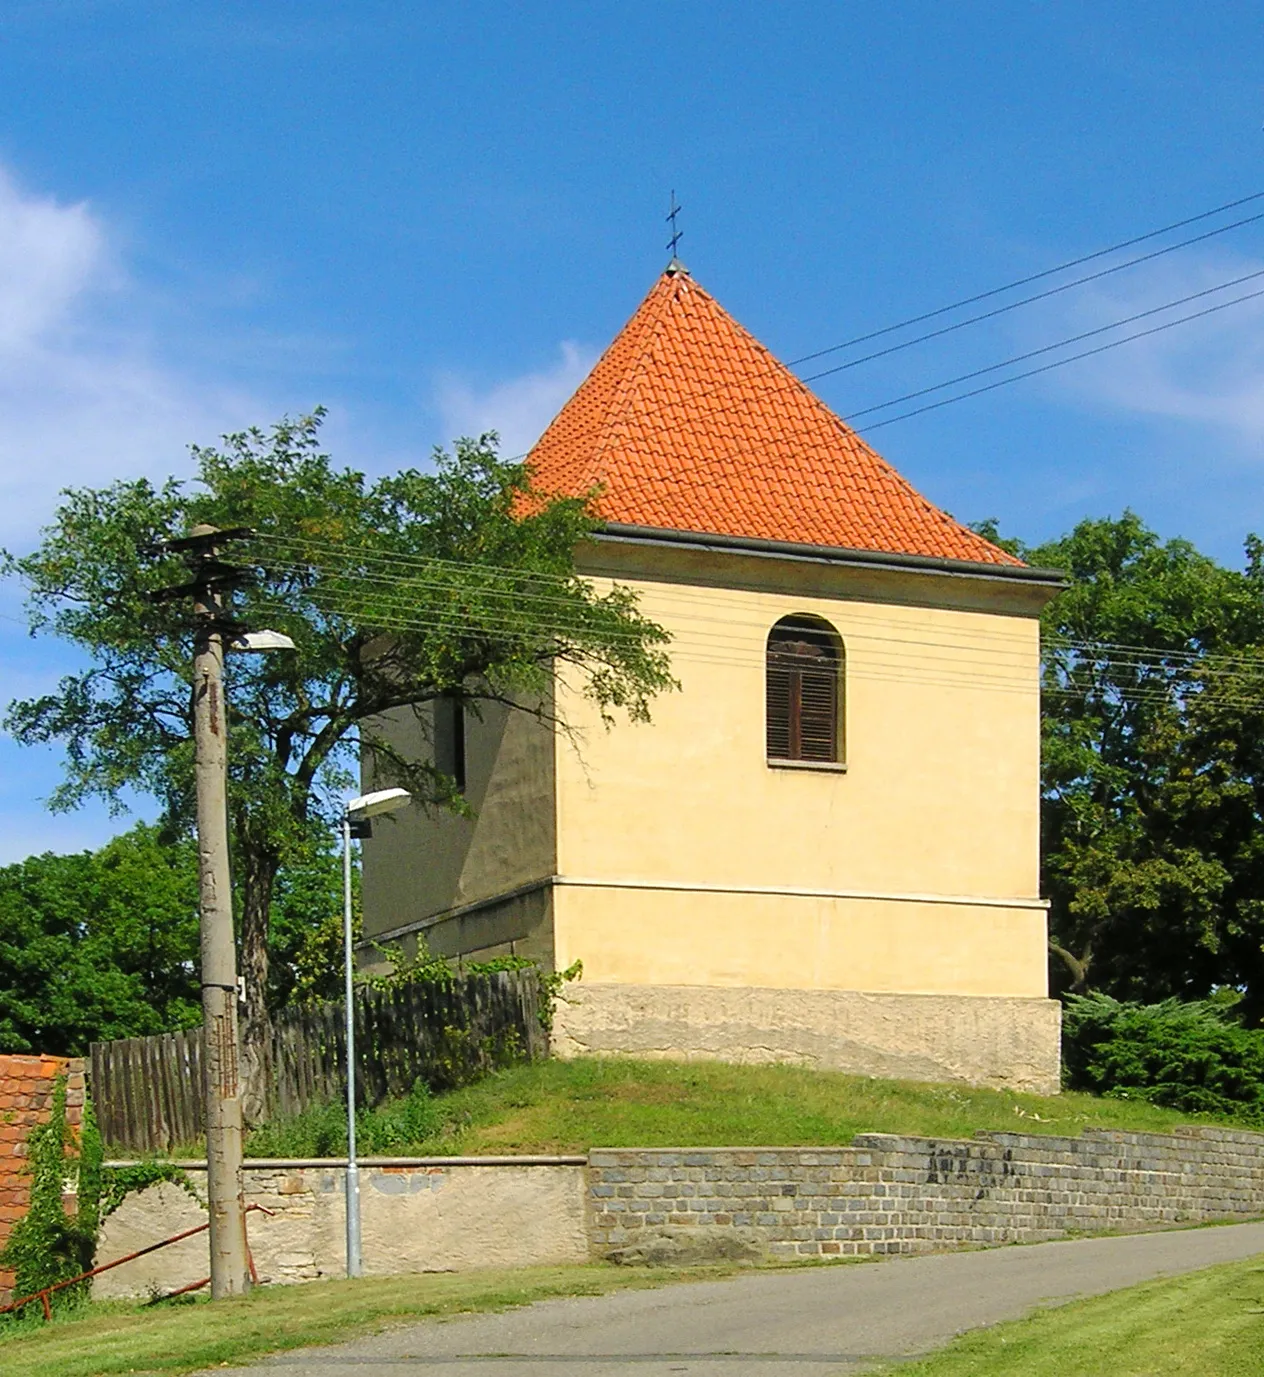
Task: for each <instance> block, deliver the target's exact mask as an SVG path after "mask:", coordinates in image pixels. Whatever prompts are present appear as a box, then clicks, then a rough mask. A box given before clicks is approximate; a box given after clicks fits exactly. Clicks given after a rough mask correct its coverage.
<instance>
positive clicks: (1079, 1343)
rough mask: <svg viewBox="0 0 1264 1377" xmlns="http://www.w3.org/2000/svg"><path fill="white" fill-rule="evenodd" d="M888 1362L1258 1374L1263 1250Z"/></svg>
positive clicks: (1021, 1376)
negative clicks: (912, 1359) (913, 1358)
mask: <svg viewBox="0 0 1264 1377" xmlns="http://www.w3.org/2000/svg"><path fill="white" fill-rule="evenodd" d="M886 1370H887V1371H888V1372H890V1373H891V1374H892V1377H1100V1374H1102V1373H1110V1374H1111V1377H1163V1374H1167V1373H1181V1374H1185V1377H1259V1374H1260V1373H1261V1372H1264V1259H1260V1258H1256V1259H1253V1260H1251V1261H1248V1262H1233V1263H1228V1264H1226V1265H1225V1266H1222V1267H1211V1268H1208V1269H1207V1270H1206V1271H1203V1272H1191V1273H1190V1274H1188V1275H1187V1276H1183V1277H1176V1278H1173V1279H1170V1280H1162V1281H1150V1282H1146V1283H1144V1284H1143V1285H1141V1286H1132V1287H1129V1288H1128V1289H1127V1290H1126V1291H1114V1292H1111V1294H1109V1295H1106V1296H1097V1297H1095V1298H1094V1299H1092V1300H1085V1301H1074V1302H1072V1303H1071V1304H1069V1305H1062V1306H1058V1307H1056V1308H1054V1309H1050V1310H1043V1311H1040V1312H1039V1313H1037V1314H1035V1315H1033V1316H1032V1317H1031V1318H1030V1319H1025V1320H1016V1321H1014V1322H1012V1323H1010V1324H1001V1325H997V1326H995V1327H994V1328H991V1329H981V1330H977V1331H975V1332H974V1333H972V1334H967V1335H965V1336H964V1337H963V1338H960V1339H958V1340H957V1341H956V1342H955V1343H953V1344H950V1345H949V1346H948V1347H947V1348H945V1349H943V1350H941V1351H940V1352H939V1353H936V1354H934V1355H933V1356H931V1357H929V1358H927V1359H924V1360H923V1361H921V1362H916V1363H911V1364H901V1365H898V1366H896V1367H892V1368H889V1369H886Z"/></svg>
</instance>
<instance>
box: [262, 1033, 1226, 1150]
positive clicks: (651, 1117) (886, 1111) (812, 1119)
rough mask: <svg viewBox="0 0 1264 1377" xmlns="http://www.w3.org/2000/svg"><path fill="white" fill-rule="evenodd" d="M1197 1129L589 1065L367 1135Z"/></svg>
mask: <svg viewBox="0 0 1264 1377" xmlns="http://www.w3.org/2000/svg"><path fill="white" fill-rule="evenodd" d="M1196 1117H1197V1116H1191V1115H1189V1114H1182V1113H1179V1112H1177V1111H1175V1110H1169V1109H1160V1108H1158V1107H1156V1106H1154V1105H1150V1104H1146V1103H1145V1102H1143V1101H1139V1100H1112V1099H1099V1098H1096V1097H1094V1096H1092V1095H1082V1094H1063V1095H1054V1096H1042V1095H1025V1094H1018V1093H1015V1092H1011V1091H1003V1090H979V1089H972V1088H970V1087H969V1086H952V1085H922V1084H918V1083H915V1082H910V1081H889V1080H877V1079H872V1078H868V1077H860V1076H845V1075H842V1074H840V1073H837V1072H830V1071H812V1070H808V1069H805V1068H803V1067H796V1066H732V1065H728V1064H725V1063H722V1062H689V1063H681V1062H671V1061H632V1060H624V1059H622V1058H605V1059H602V1058H587V1059H580V1060H576V1061H544V1062H536V1063H533V1064H531V1065H526V1066H517V1067H512V1068H510V1069H508V1070H505V1071H498V1072H496V1073H494V1074H493V1075H490V1076H488V1077H487V1078H486V1079H484V1080H481V1081H479V1082H477V1083H476V1084H474V1085H469V1086H465V1087H464V1088H463V1089H460V1090H456V1091H453V1092H452V1093H450V1094H446V1095H440V1096H436V1097H434V1098H433V1099H431V1098H430V1097H429V1096H426V1095H425V1094H424V1093H423V1094H421V1095H420V1096H419V1097H416V1098H415V1100H414V1101H413V1102H410V1101H402V1102H396V1103H394V1104H392V1105H389V1106H384V1107H383V1108H382V1109H381V1110H377V1111H372V1112H371V1113H369V1114H366V1115H364V1116H363V1117H362V1118H361V1120H360V1123H359V1131H360V1138H361V1142H362V1143H363V1144H364V1148H363V1150H364V1152H365V1153H366V1154H371V1153H373V1152H387V1153H403V1152H408V1153H417V1154H419V1155H435V1154H453V1155H466V1154H468V1155H477V1154H480V1153H582V1152H585V1151H587V1149H588V1148H590V1147H633V1146H635V1147H668V1146H670V1147H692V1146H742V1145H760V1146H769V1147H774V1146H798V1145H802V1146H818V1145H821V1146H823V1145H830V1144H843V1143H848V1142H850V1141H851V1139H852V1137H853V1136H854V1135H855V1134H857V1133H865V1132H872V1133H901V1134H910V1135H916V1136H919V1137H928V1138H969V1137H970V1136H971V1135H973V1134H974V1133H976V1132H978V1131H979V1130H982V1129H992V1130H997V1129H999V1130H1010V1131H1020V1132H1025V1133H1054V1134H1078V1133H1080V1132H1081V1131H1082V1130H1083V1129H1085V1128H1089V1127H1097V1128H1119V1129H1131V1130H1141V1131H1148V1132H1164V1131H1168V1130H1171V1129H1173V1128H1175V1127H1176V1126H1177V1125H1178V1124H1183V1123H1189V1122H1191V1119H1194V1118H1196ZM1206 1121H1207V1122H1215V1121H1214V1120H1206ZM1220 1122H1225V1121H1223V1120H1221V1121H1220ZM343 1123H344V1121H343V1118H342V1115H341V1111H340V1110H339V1109H338V1108H337V1107H336V1106H334V1107H330V1108H329V1109H320V1110H316V1111H313V1112H312V1113H311V1114H309V1115H306V1116H304V1117H303V1118H301V1119H299V1120H292V1121H290V1122H288V1123H284V1124H273V1125H267V1126H266V1127H265V1128H264V1129H263V1130H260V1131H257V1132H256V1133H255V1134H253V1135H252V1136H251V1139H250V1142H249V1144H248V1146H247V1152H248V1153H249V1154H250V1155H253V1156H256V1157H271V1156H308V1155H311V1156H324V1155H331V1156H332V1155H336V1154H337V1153H338V1152H339V1151H340V1147H341V1143H342V1141H343V1132H344V1130H343ZM410 1126H411V1127H410ZM410 1134H411V1136H410Z"/></svg>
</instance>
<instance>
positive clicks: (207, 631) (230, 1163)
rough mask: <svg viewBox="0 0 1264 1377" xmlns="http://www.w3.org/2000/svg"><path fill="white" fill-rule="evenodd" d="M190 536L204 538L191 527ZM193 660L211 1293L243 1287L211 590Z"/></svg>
mask: <svg viewBox="0 0 1264 1377" xmlns="http://www.w3.org/2000/svg"><path fill="white" fill-rule="evenodd" d="M194 534H195V535H203V534H207V535H209V534H211V532H210V531H209V530H207V529H204V528H201V527H199V528H198V529H197V530H196V531H195V532H194ZM194 611H195V612H196V614H197V618H198V630H197V648H196V652H195V654H194V657H193V731H194V743H195V748H196V759H197V764H196V767H195V768H196V777H197V831H198V883H199V888H200V893H201V945H202V1026H203V1029H204V1036H205V1047H204V1049H203V1066H204V1068H205V1071H206V1194H207V1205H208V1208H209V1211H210V1223H211V1228H210V1236H211V1295H212V1296H213V1297H214V1298H215V1299H216V1300H219V1299H220V1298H222V1297H224V1296H238V1295H242V1294H243V1293H244V1292H245V1291H247V1290H248V1289H249V1286H250V1272H249V1268H248V1267H247V1261H246V1220H245V1214H244V1210H243V1205H242V1198H241V1196H242V1182H241V1128H242V1124H241V1087H240V1084H239V1077H238V1066H237V1063H238V1048H237V949H236V945H235V941H234V938H233V877H232V871H231V869H230V868H229V863H228V743H227V740H226V736H227V719H226V714H225V712H224V636H223V632H222V631H221V630H220V628H219V624H218V622H219V618H220V616H221V613H222V609H221V606H220V600H219V595H218V593H217V592H216V591H215V589H214V588H213V587H210V586H205V587H203V588H201V589H199V590H198V591H197V592H196V593H195V594H194Z"/></svg>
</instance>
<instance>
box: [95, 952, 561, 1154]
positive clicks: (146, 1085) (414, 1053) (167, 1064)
mask: <svg viewBox="0 0 1264 1377" xmlns="http://www.w3.org/2000/svg"><path fill="white" fill-rule="evenodd" d="M542 1004H543V998H542V994H541V989H540V981H539V976H538V975H537V973H536V972H535V971H530V970H525V971H497V972H493V973H490V974H486V975H458V976H454V977H453V978H452V980H451V981H449V982H447V983H445V984H431V983H417V984H414V985H401V986H398V987H396V988H394V989H387V990H372V989H360V990H357V991H356V999H355V1011H354V1012H355V1024H356V1078H357V1084H358V1087H359V1093H358V1095H357V1103H358V1104H360V1105H361V1106H363V1105H375V1104H379V1103H381V1101H382V1100H384V1099H387V1098H391V1097H394V1096H399V1095H406V1094H408V1093H409V1091H411V1090H412V1088H413V1086H414V1085H415V1084H416V1082H417V1081H419V1080H421V1081H424V1082H425V1083H426V1084H427V1085H429V1086H430V1087H431V1088H432V1089H436V1090H445V1089H449V1088H451V1087H453V1086H456V1085H459V1084H462V1083H463V1082H464V1081H466V1080H469V1079H470V1078H471V1077H473V1076H475V1075H478V1074H479V1073H480V1072H483V1071H487V1070H490V1069H492V1068H493V1067H495V1066H502V1065H506V1064H507V1063H509V1062H512V1061H523V1060H528V1061H529V1060H535V1059H536V1058H539V1057H542V1056H547V1055H548V1038H547V1035H546V1033H545V1030H544V1026H543V1024H542V1023H541V1022H540V1009H541V1007H542ZM343 1019H344V1014H343V1008H342V1005H341V1004H323V1005H319V1006H317V1007H315V1008H310V1009H289V1010H286V1011H285V1012H284V1013H282V1014H281V1015H280V1016H279V1017H278V1018H277V1019H276V1020H275V1022H274V1025H273V1029H272V1044H271V1047H270V1049H269V1058H270V1061H271V1065H272V1084H271V1085H270V1086H269V1088H268V1089H269V1104H270V1109H271V1113H272V1114H273V1115H276V1116H279V1117H289V1116H292V1115H294V1114H298V1113H301V1112H302V1111H303V1110H305V1109H309V1108H311V1107H312V1106H314V1105H319V1104H327V1103H329V1102H330V1101H332V1100H335V1099H339V1098H341V1097H342V1096H344V1095H345V1094H346V1079H345V1076H344V1065H345V1063H344V1056H343V1048H344V1045H345V1032H344V1023H343ZM202 1052H203V1048H202V1030H201V1029H200V1028H191V1029H188V1030H187V1031H185V1032H180V1033H163V1034H160V1035H158V1036H156V1037H148V1038H122V1039H119V1040H117V1041H113V1042H95V1043H93V1044H92V1047H91V1049H90V1058H89V1062H90V1075H91V1078H92V1079H91V1086H92V1100H93V1105H94V1107H95V1110H96V1116H97V1123H98V1125H99V1126H100V1130H101V1135H102V1137H103V1138H104V1139H105V1141H106V1142H107V1143H108V1144H110V1146H111V1147H113V1148H117V1149H122V1150H125V1151H129V1152H166V1151H169V1150H170V1149H171V1148H172V1147H174V1146H175V1145H176V1144H180V1143H190V1142H194V1141H196V1140H197V1139H198V1138H199V1137H200V1136H201V1134H202V1132H203V1126H204V1121H203V1105H202V1094H203V1091H202Z"/></svg>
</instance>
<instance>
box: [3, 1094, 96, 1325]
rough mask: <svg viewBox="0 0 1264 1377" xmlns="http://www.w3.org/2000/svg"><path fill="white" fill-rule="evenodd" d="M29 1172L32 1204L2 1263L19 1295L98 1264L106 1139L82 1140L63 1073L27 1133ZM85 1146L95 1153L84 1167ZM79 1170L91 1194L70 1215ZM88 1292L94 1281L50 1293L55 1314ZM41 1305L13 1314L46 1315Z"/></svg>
mask: <svg viewBox="0 0 1264 1377" xmlns="http://www.w3.org/2000/svg"><path fill="white" fill-rule="evenodd" d="M26 1150H27V1161H26V1166H27V1171H28V1173H29V1175H30V1181H31V1188H30V1189H31V1193H30V1204H29V1206H28V1208H27V1212H26V1214H25V1215H24V1216H23V1217H22V1218H21V1219H20V1220H18V1222H17V1223H16V1224H15V1225H14V1226H13V1231H12V1233H10V1235H9V1239H8V1242H7V1243H6V1244H5V1247H4V1250H3V1252H0V1265H3V1266H5V1267H8V1268H11V1269H12V1271H13V1272H14V1274H15V1275H14V1296H15V1298H16V1297H18V1296H27V1295H30V1294H32V1293H33V1292H35V1291H39V1290H42V1289H43V1288H44V1287H46V1286H52V1285H55V1284H56V1283H57V1282H59V1281H68V1280H69V1279H70V1278H71V1277H74V1276H77V1275H78V1274H79V1273H80V1272H86V1271H87V1270H88V1269H89V1268H90V1267H91V1266H92V1254H93V1251H94V1249H95V1248H96V1230H97V1226H98V1223H99V1209H98V1206H97V1202H96V1200H95V1199H94V1198H93V1197H92V1195H91V1190H92V1187H93V1185H94V1184H95V1183H96V1182H97V1181H99V1170H100V1165H99V1164H100V1151H101V1145H100V1138H99V1137H98V1136H95V1135H93V1136H90V1137H89V1138H88V1139H86V1140H84V1139H80V1140H79V1141H76V1137H75V1134H74V1133H73V1131H72V1130H71V1128H70V1125H69V1124H68V1123H67V1121H66V1077H65V1076H60V1077H58V1079H57V1082H56V1084H55V1085H54V1087H53V1099H52V1106H51V1111H50V1114H49V1117H48V1119H47V1120H46V1121H45V1122H44V1123H42V1124H40V1125H38V1126H37V1127H36V1128H33V1129H32V1130H31V1132H30V1133H29V1134H28V1135H27V1140H26ZM85 1151H87V1152H90V1153H94V1154H95V1161H93V1160H91V1159H90V1160H89V1162H88V1163H87V1168H88V1169H87V1171H86V1172H85V1171H84V1170H83V1168H84V1165H85V1164H84V1161H83V1157H84V1153H85ZM76 1171H78V1172H79V1173H80V1175H81V1177H82V1178H83V1179H82V1180H81V1182H80V1184H81V1187H84V1188H86V1189H85V1197H84V1198H82V1199H81V1200H80V1210H81V1213H78V1214H74V1215H70V1214H67V1213H66V1210H65V1208H64V1206H63V1204H62V1192H63V1189H64V1188H65V1186H66V1183H67V1182H68V1181H73V1180H74V1179H75V1175H76ZM87 1294H88V1283H86V1282H79V1283H76V1284H75V1285H74V1286H68V1287H66V1288H64V1289H63V1290H61V1291H56V1292H54V1293H53V1294H52V1295H51V1296H50V1297H49V1304H50V1306H51V1308H52V1309H53V1311H54V1313H57V1312H59V1311H65V1310H69V1309H73V1308H75V1307H76V1306H78V1305H79V1304H81V1303H82V1302H83V1300H84V1299H85V1298H86V1296H87ZM42 1313H43V1312H42V1310H41V1307H40V1306H39V1305H38V1304H33V1305H29V1306H25V1307H23V1309H22V1310H20V1311H16V1312H14V1314H13V1315H12V1316H11V1317H10V1318H11V1319H12V1320H14V1321H15V1322H21V1321H23V1320H26V1319H29V1318H30V1315H32V1314H33V1315H39V1316H41V1317H42Z"/></svg>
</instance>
